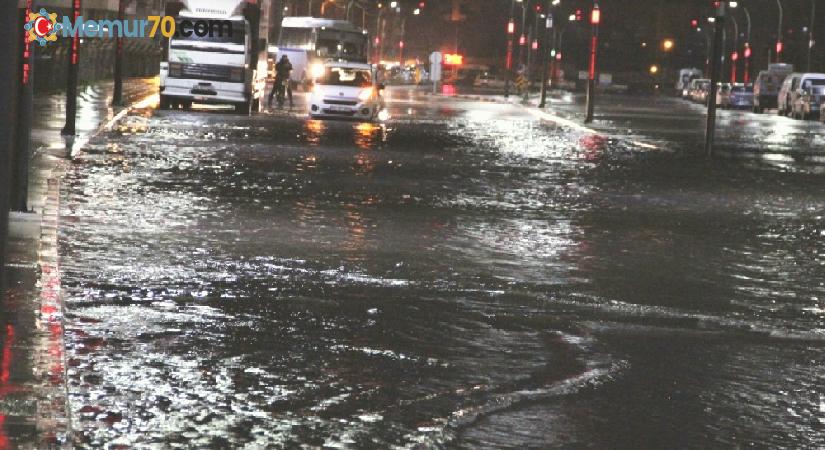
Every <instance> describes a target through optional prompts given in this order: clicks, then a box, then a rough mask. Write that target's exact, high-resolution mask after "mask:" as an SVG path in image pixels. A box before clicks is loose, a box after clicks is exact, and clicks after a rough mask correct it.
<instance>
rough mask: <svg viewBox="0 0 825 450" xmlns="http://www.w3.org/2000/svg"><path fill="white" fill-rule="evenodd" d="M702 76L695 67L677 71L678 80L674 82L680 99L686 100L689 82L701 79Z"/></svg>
mask: <svg viewBox="0 0 825 450" xmlns="http://www.w3.org/2000/svg"><path fill="white" fill-rule="evenodd" d="M702 75H703V73H702V71H701V70H699V69H697V68H695V67H692V68H689V69H681V70H679V79H678V80H676V93H677V94H679V95H681V96H682V98H687V96H688V94H689V90H690V89H689V88H690V82H691V81H693V80H695V79H697V78H702Z"/></svg>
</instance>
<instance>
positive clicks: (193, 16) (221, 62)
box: [160, 0, 269, 113]
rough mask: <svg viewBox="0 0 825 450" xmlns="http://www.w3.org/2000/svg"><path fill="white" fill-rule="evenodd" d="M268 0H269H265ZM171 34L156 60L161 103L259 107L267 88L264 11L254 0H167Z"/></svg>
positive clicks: (247, 110)
mask: <svg viewBox="0 0 825 450" xmlns="http://www.w3.org/2000/svg"><path fill="white" fill-rule="evenodd" d="M265 3H267V2H265ZM170 8H172V9H177V11H173V14H169V15H173V16H174V17H175V23H176V32H175V35H174V36H173V37H172V38H170V39H169V40H168V43H167V48H166V52H165V58H164V60H163V61H162V62H161V66H160V109H170V108H177V107H184V108H188V107H190V106H191V105H192V103H213V104H215V103H217V104H229V105H233V106H235V109H236V110H237V111H239V112H242V113H250V112H252V111H258V110H259V109H260V106H261V103H262V101H261V100H262V99H263V98H264V95H265V90H266V77H267V58H266V51H267V43H266V37H267V35H268V32H267V30H268V22H269V20H268V19H267V17H268V13H269V12H268V11H262V10H261V5H259V4H258V3H257V2H255V1H254V0H187V1H185V2H182V3H181V2H170V3H169V4H167V12H169V10H170Z"/></svg>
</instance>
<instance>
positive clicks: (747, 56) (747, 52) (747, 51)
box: [742, 6, 751, 84]
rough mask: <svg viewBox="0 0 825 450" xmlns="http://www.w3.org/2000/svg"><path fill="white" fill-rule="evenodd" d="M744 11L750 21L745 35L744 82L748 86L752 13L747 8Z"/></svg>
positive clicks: (749, 78) (744, 7)
mask: <svg viewBox="0 0 825 450" xmlns="http://www.w3.org/2000/svg"><path fill="white" fill-rule="evenodd" d="M742 11H744V12H745V19H747V21H748V31H747V32H746V33H745V49H744V55H743V56H744V58H745V74H744V77H743V79H744V82H745V84H748V83H749V82H750V81H751V13H750V11H748V7H747V6H743V7H742Z"/></svg>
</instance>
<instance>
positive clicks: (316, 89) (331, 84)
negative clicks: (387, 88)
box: [309, 62, 384, 121]
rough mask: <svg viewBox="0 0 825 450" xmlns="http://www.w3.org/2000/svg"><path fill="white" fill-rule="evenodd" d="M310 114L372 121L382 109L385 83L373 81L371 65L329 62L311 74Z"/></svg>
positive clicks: (311, 115)
mask: <svg viewBox="0 0 825 450" xmlns="http://www.w3.org/2000/svg"><path fill="white" fill-rule="evenodd" d="M312 84H313V86H312V95H311V96H310V102H309V103H310V106H309V115H310V117H312V118H341V119H354V120H365V121H371V120H374V119H376V118H378V117H379V113H380V112H381V111H382V110H383V109H384V98H383V95H382V94H383V92H382V91H383V90H384V86H383V85H382V84H380V83H377V82H376V78H375V73H374V72H373V70H372V66H370V65H369V64H362V63H350V62H329V63H326V64H324V69H323V71H322V72H321V74H320V75H318V76H315V77H313V80H312Z"/></svg>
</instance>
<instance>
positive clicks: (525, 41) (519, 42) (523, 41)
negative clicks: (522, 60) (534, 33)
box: [518, 34, 527, 45]
mask: <svg viewBox="0 0 825 450" xmlns="http://www.w3.org/2000/svg"><path fill="white" fill-rule="evenodd" d="M526 43H527V38H526V37H524V35H523V34H522V35H521V37H519V38H518V45H524V44H526Z"/></svg>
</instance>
